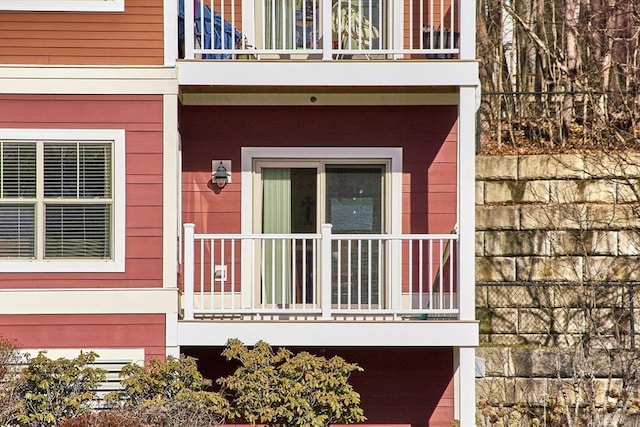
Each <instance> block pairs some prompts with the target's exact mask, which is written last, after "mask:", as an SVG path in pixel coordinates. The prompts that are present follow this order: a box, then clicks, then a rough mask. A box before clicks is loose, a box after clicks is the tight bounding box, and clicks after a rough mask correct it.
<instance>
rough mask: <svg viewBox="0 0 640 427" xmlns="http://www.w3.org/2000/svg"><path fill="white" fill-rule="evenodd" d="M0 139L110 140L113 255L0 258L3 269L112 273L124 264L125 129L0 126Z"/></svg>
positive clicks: (15, 270)
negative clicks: (92, 258) (35, 258)
mask: <svg viewBox="0 0 640 427" xmlns="http://www.w3.org/2000/svg"><path fill="white" fill-rule="evenodd" d="M0 140H28V141H87V142H91V141H99V142H104V141H113V164H114V170H113V259H112V260H97V261H96V260H87V261H84V260H77V261H76V260H15V261H14V260H11V261H8V260H0V271H2V272H5V273H16V272H20V273H26V272H29V273H113V272H120V273H121V272H124V268H125V213H126V189H125V176H126V171H125V131H124V129H0Z"/></svg>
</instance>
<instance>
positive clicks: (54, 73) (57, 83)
mask: <svg viewBox="0 0 640 427" xmlns="http://www.w3.org/2000/svg"><path fill="white" fill-rule="evenodd" d="M0 1H1V0H0ZM0 93H2V94H42V93H47V94H70V95H84V94H101V95H155V94H177V93H178V80H177V71H176V69H175V67H162V66H157V67H150V66H140V67H119V66H108V67H97V66H81V65H77V66H68V67H61V66H43V65H31V66H24V65H2V66H0Z"/></svg>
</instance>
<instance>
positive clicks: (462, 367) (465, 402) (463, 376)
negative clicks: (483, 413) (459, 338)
mask: <svg viewBox="0 0 640 427" xmlns="http://www.w3.org/2000/svg"><path fill="white" fill-rule="evenodd" d="M456 353H457V354H456V355H455V356H457V357H456V359H457V360H455V362H457V372H456V376H455V383H456V384H455V385H456V387H455V388H456V393H455V401H456V404H455V417H456V418H457V419H458V420H459V421H460V424H459V425H460V427H474V426H475V425H476V414H475V408H476V378H475V363H476V359H475V349H474V348H473V347H460V348H458V349H457V352H456Z"/></svg>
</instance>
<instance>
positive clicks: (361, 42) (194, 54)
mask: <svg viewBox="0 0 640 427" xmlns="http://www.w3.org/2000/svg"><path fill="white" fill-rule="evenodd" d="M466 1H467V0H458V2H456V1H455V0H404V1H391V0H251V1H248V0H244V1H242V0H194V1H189V0H186V1H185V2H184V3H181V7H180V14H179V35H180V37H179V38H180V44H181V51H182V57H183V58H184V59H187V60H267V59H268V60H274V59H277V60H301V59H302V60H304V59H322V60H329V61H331V60H346V59H365V60H375V59H378V60H398V59H472V58H473V57H474V54H473V50H474V47H473V44H474V43H475V40H474V32H475V25H474V17H473V16H467V15H468V14H467V13H466V12H465V10H464V9H461V4H462V3H465V2H466ZM185 28H193V31H185Z"/></svg>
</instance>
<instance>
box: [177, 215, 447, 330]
mask: <svg viewBox="0 0 640 427" xmlns="http://www.w3.org/2000/svg"><path fill="white" fill-rule="evenodd" d="M194 231H195V227H194V225H193V224H186V225H185V250H184V288H183V290H184V294H183V297H184V300H183V307H184V319H185V320H193V319H196V318H205V319H206V318H211V319H215V318H217V319H230V318H234V319H238V320H242V319H256V318H257V319H268V320H274V319H283V318H287V319H296V318H302V319H305V320H315V319H317V320H328V319H333V320H382V321H393V320H403V319H408V320H420V319H421V320H428V319H442V318H444V319H457V318H458V315H459V310H458V307H459V304H458V284H457V280H456V276H457V274H456V273H455V272H456V267H457V264H458V260H457V247H458V245H457V242H458V236H457V235H456V234H443V235H436V234H413V235H390V234H359V235H355V234H332V233H331V225H326V224H325V225H323V226H322V232H321V233H320V234H195V232H194Z"/></svg>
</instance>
